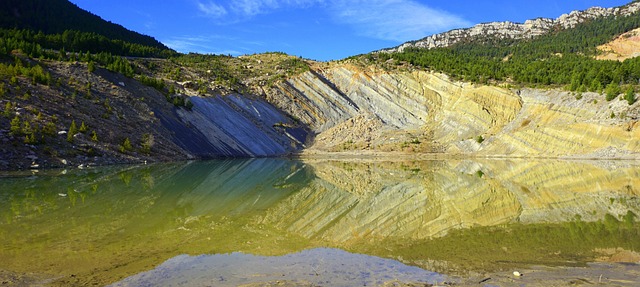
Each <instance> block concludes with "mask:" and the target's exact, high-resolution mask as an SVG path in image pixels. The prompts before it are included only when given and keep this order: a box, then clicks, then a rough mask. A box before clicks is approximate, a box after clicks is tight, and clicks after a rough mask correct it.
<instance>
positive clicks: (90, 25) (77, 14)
mask: <svg viewBox="0 0 640 287" xmlns="http://www.w3.org/2000/svg"><path fill="white" fill-rule="evenodd" d="M0 27H2V28H5V29H6V28H9V29H12V28H15V29H27V30H31V31H33V32H35V33H37V32H38V31H41V32H43V33H44V34H63V33H64V32H65V31H67V30H75V31H80V32H88V33H94V34H97V35H102V36H104V37H106V38H108V39H111V40H121V41H125V42H130V43H136V44H139V45H143V46H149V47H153V48H158V49H167V47H166V46H165V45H164V44H162V43H160V42H158V41H157V40H156V39H154V38H153V37H150V36H147V35H142V34H140V33H137V32H133V31H130V30H127V29H126V28H124V27H122V26H121V25H118V24H114V23H111V22H108V21H105V20H103V19H102V18H100V17H98V16H96V15H94V14H92V13H90V12H87V11H85V10H82V9H80V8H78V6H76V5H75V4H73V3H71V2H69V1H67V0H2V1H0Z"/></svg>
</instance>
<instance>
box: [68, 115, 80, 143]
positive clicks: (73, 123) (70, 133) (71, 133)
mask: <svg viewBox="0 0 640 287" xmlns="http://www.w3.org/2000/svg"><path fill="white" fill-rule="evenodd" d="M77 133H78V128H77V127H76V121H75V120H73V121H71V126H69V131H68V132H67V141H68V142H70V143H72V142H73V136H74V135H76V134H77Z"/></svg>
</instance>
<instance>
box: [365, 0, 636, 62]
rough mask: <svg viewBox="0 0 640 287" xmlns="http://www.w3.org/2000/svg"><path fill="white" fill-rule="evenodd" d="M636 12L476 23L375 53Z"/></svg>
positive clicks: (594, 11) (632, 6) (542, 30)
mask: <svg viewBox="0 0 640 287" xmlns="http://www.w3.org/2000/svg"><path fill="white" fill-rule="evenodd" d="M638 11H640V2H637V1H636V2H632V3H629V4H627V5H623V6H619V7H612V8H602V7H591V8H589V9H586V10H581V11H578V10H575V11H572V12H570V13H567V14H562V15H560V16H559V17H558V18H556V19H551V18H543V17H539V18H535V19H529V20H526V21H525V22H524V23H516V22H512V21H502V22H488V23H480V24H477V25H474V26H472V27H469V28H460V29H453V30H450V31H447V32H444V33H438V34H434V35H431V36H427V37H425V38H422V39H420V40H416V41H409V42H406V43H403V44H401V45H399V46H397V47H393V48H389V49H381V50H378V51H377V52H388V53H392V52H402V51H404V50H405V49H407V48H425V49H433V48H444V47H449V46H451V45H454V44H456V43H460V42H465V41H473V39H478V38H480V37H496V38H499V39H528V38H533V37H537V36H540V35H543V34H546V33H548V32H550V31H553V30H556V29H570V28H574V27H575V26H576V25H578V24H580V23H583V22H585V21H588V20H592V19H596V18H601V17H608V16H628V15H631V14H634V13H638Z"/></svg>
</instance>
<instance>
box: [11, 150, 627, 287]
mask: <svg viewBox="0 0 640 287" xmlns="http://www.w3.org/2000/svg"><path fill="white" fill-rule="evenodd" d="M639 195H640V165H639V164H638V163H637V162H625V161H584V162H572V161H552V160H549V161H533V160H448V161H383V160H362V159H361V160H357V161H355V162H354V161H353V160H310V161H295V160H285V159H253V160H225V161H206V162H189V163H172V164H154V165H144V166H125V167H104V168H94V169H85V170H52V171H40V172H38V173H34V174H31V173H28V174H15V173H8V174H4V175H2V177H0V204H1V206H2V209H0V279H3V282H7V283H12V284H15V283H20V282H21V283H25V284H52V285H108V284H113V285H114V286H144V285H148V286H157V285H165V286H166V285H174V286H175V285H189V286H200V285H202V286H206V285H210V286H238V285H247V286H251V284H257V283H260V282H276V281H277V282H289V283H290V284H293V285H295V284H303V285H304V284H314V285H320V286H365V285H366V286H372V285H373V286H375V285H383V284H385V283H388V282H395V281H400V282H426V283H442V282H455V280H456V278H461V277H464V276H470V275H469V274H477V273H482V272H494V271H498V270H512V269H513V268H526V267H527V266H531V265H544V266H586V264H587V263H588V262H594V261H599V260H608V259H610V257H611V256H613V255H615V254H618V253H620V252H627V253H633V251H638V250H639V249H640V226H639V224H637V220H638V219H637V218H636V215H637V214H640V197H639Z"/></svg>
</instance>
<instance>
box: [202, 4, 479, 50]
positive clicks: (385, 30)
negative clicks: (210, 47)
mask: <svg viewBox="0 0 640 287" xmlns="http://www.w3.org/2000/svg"><path fill="white" fill-rule="evenodd" d="M216 2H218V3H224V4H217V3H216ZM197 4H198V8H199V9H200V11H201V12H203V13H204V14H205V15H206V16H209V17H212V18H215V19H217V20H223V21H222V22H219V23H220V24H222V23H227V24H228V23H237V22H238V21H244V20H246V19H248V18H251V17H254V16H257V15H260V14H267V13H272V12H274V11H276V10H278V9H286V8H309V7H312V6H314V5H315V6H317V7H316V8H318V9H321V11H324V12H327V13H329V14H330V17H331V18H332V19H334V21H335V22H337V23H340V24H344V25H347V26H351V27H352V28H353V29H354V31H355V32H356V33H357V34H359V35H360V36H365V37H370V38H374V39H381V40H390V41H396V42H404V41H408V40H417V39H420V38H423V37H426V36H429V35H431V34H434V33H439V32H444V31H446V30H450V29H454V28H462V27H468V26H471V24H472V23H470V22H468V21H466V20H464V19H463V18H461V17H459V16H456V15H454V14H451V13H449V12H446V11H442V10H437V9H433V8H431V7H429V6H428V5H425V4H422V3H419V2H417V1H415V0H236V1H209V2H206V3H203V2H200V0H198V2H197ZM223 18H224V19H223Z"/></svg>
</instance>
